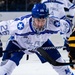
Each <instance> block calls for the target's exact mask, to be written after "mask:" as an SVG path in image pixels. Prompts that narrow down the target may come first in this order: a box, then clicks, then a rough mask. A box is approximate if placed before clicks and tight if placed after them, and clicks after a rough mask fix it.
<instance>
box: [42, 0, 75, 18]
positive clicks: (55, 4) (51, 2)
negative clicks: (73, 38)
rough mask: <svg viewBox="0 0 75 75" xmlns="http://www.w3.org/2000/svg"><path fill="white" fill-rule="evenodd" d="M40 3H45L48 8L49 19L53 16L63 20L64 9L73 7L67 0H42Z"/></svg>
mask: <svg viewBox="0 0 75 75" xmlns="http://www.w3.org/2000/svg"><path fill="white" fill-rule="evenodd" d="M41 3H45V4H46V6H47V7H48V8H49V13H50V17H52V16H54V17H58V18H63V17H64V16H65V15H66V12H65V10H64V7H65V8H68V9H71V8H72V7H74V4H72V3H71V2H70V1H69V0H42V1H41ZM71 13H72V12H71ZM70 15H71V14H70ZM73 16H74V15H73Z"/></svg>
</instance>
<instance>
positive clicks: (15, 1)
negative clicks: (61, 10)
mask: <svg viewBox="0 0 75 75" xmlns="http://www.w3.org/2000/svg"><path fill="white" fill-rule="evenodd" d="M40 1H41V0H0V11H31V9H32V7H33V5H34V4H35V3H38V2H40Z"/></svg>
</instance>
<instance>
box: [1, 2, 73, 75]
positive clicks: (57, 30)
mask: <svg viewBox="0 0 75 75" xmlns="http://www.w3.org/2000/svg"><path fill="white" fill-rule="evenodd" d="M1 23H2V24H0V28H1V29H0V34H1V35H4V32H7V31H8V32H9V33H8V34H9V35H11V36H13V39H11V40H10V41H9V43H8V45H7V48H6V51H14V50H19V51H17V52H16V51H14V52H13V53H12V52H11V53H10V52H9V54H8V53H6V54H4V55H5V57H3V61H5V60H8V61H7V63H6V64H5V65H3V66H0V75H10V74H11V73H12V71H13V70H14V69H15V67H16V66H18V65H19V62H20V60H21V59H22V57H23V55H24V54H27V53H28V54H30V53H32V52H34V53H36V54H37V56H38V57H39V58H40V60H41V62H42V63H45V62H47V60H46V59H44V58H43V57H42V56H41V55H40V54H39V52H38V51H37V48H38V47H48V46H50V47H54V46H61V45H62V46H63V45H64V39H63V38H65V37H66V35H65V37H62V36H61V35H60V34H66V33H68V32H69V29H66V33H65V31H64V30H63V31H64V32H63V31H62V33H61V26H63V24H65V25H69V23H68V22H66V21H65V20H61V21H60V20H55V19H54V18H49V10H48V8H47V7H46V5H45V4H43V3H39V4H35V5H34V7H33V9H32V14H31V15H27V16H26V17H25V18H22V19H20V20H18V21H14V22H13V23H12V24H11V25H7V29H5V25H4V24H3V22H1ZM8 34H7V35H8ZM58 36H59V38H58ZM57 39H60V41H58V40H57ZM23 48H25V49H26V50H25V51H24V50H22V49H23ZM31 51H32V52H31ZM46 52H47V53H48V55H49V56H50V57H52V58H53V59H54V60H56V61H59V62H65V61H64V59H63V58H62V57H61V55H60V53H59V51H58V49H54V50H50V49H48V50H46ZM7 54H8V55H7ZM52 67H53V68H54V69H55V70H56V72H58V74H59V75H74V74H73V73H72V71H71V70H70V68H69V67H68V66H53V65H52Z"/></svg>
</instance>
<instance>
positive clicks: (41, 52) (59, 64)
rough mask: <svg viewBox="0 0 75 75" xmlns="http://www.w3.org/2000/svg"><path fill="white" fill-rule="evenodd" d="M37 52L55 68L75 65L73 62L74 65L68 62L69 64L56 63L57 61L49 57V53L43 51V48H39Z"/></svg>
mask: <svg viewBox="0 0 75 75" xmlns="http://www.w3.org/2000/svg"><path fill="white" fill-rule="evenodd" d="M37 51H38V52H39V53H40V54H41V55H42V56H43V57H44V58H45V59H46V60H47V61H48V62H49V63H50V64H52V65H54V66H66V65H73V64H75V62H72V63H70V62H68V63H66V62H63V63H62V62H57V61H55V60H53V59H52V58H51V57H50V56H49V55H48V53H47V52H46V51H45V50H44V49H43V48H41V47H40V48H38V49H37Z"/></svg>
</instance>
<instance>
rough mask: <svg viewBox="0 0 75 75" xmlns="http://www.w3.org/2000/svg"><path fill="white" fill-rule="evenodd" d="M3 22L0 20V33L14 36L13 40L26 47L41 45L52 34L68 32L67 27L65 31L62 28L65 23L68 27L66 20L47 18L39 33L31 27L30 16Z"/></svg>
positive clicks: (31, 47) (32, 47)
mask: <svg viewBox="0 0 75 75" xmlns="http://www.w3.org/2000/svg"><path fill="white" fill-rule="evenodd" d="M5 23H6V22H5V21H2V22H0V34H1V35H11V36H14V40H16V41H17V42H18V43H19V45H20V46H21V47H23V48H27V49H34V48H36V47H41V46H42V45H43V44H44V43H45V42H46V41H47V40H48V39H50V37H51V35H53V34H57V33H58V34H61V33H62V34H65V36H66V33H69V28H67V29H66V33H65V31H64V29H63V28H64V27H65V25H67V27H69V23H68V22H66V21H63V20H62V21H60V20H55V19H53V18H49V21H48V22H47V26H46V27H45V29H44V30H43V31H42V32H40V33H37V32H36V31H35V30H34V28H33V25H32V16H28V17H25V18H24V17H22V19H20V20H18V21H13V22H12V23H11V24H10V25H5ZM60 24H61V25H60ZM63 24H64V27H63V28H62V27H61V26H63ZM61 31H62V32H61ZM63 31H64V32H63ZM54 38H55V37H54Z"/></svg>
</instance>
